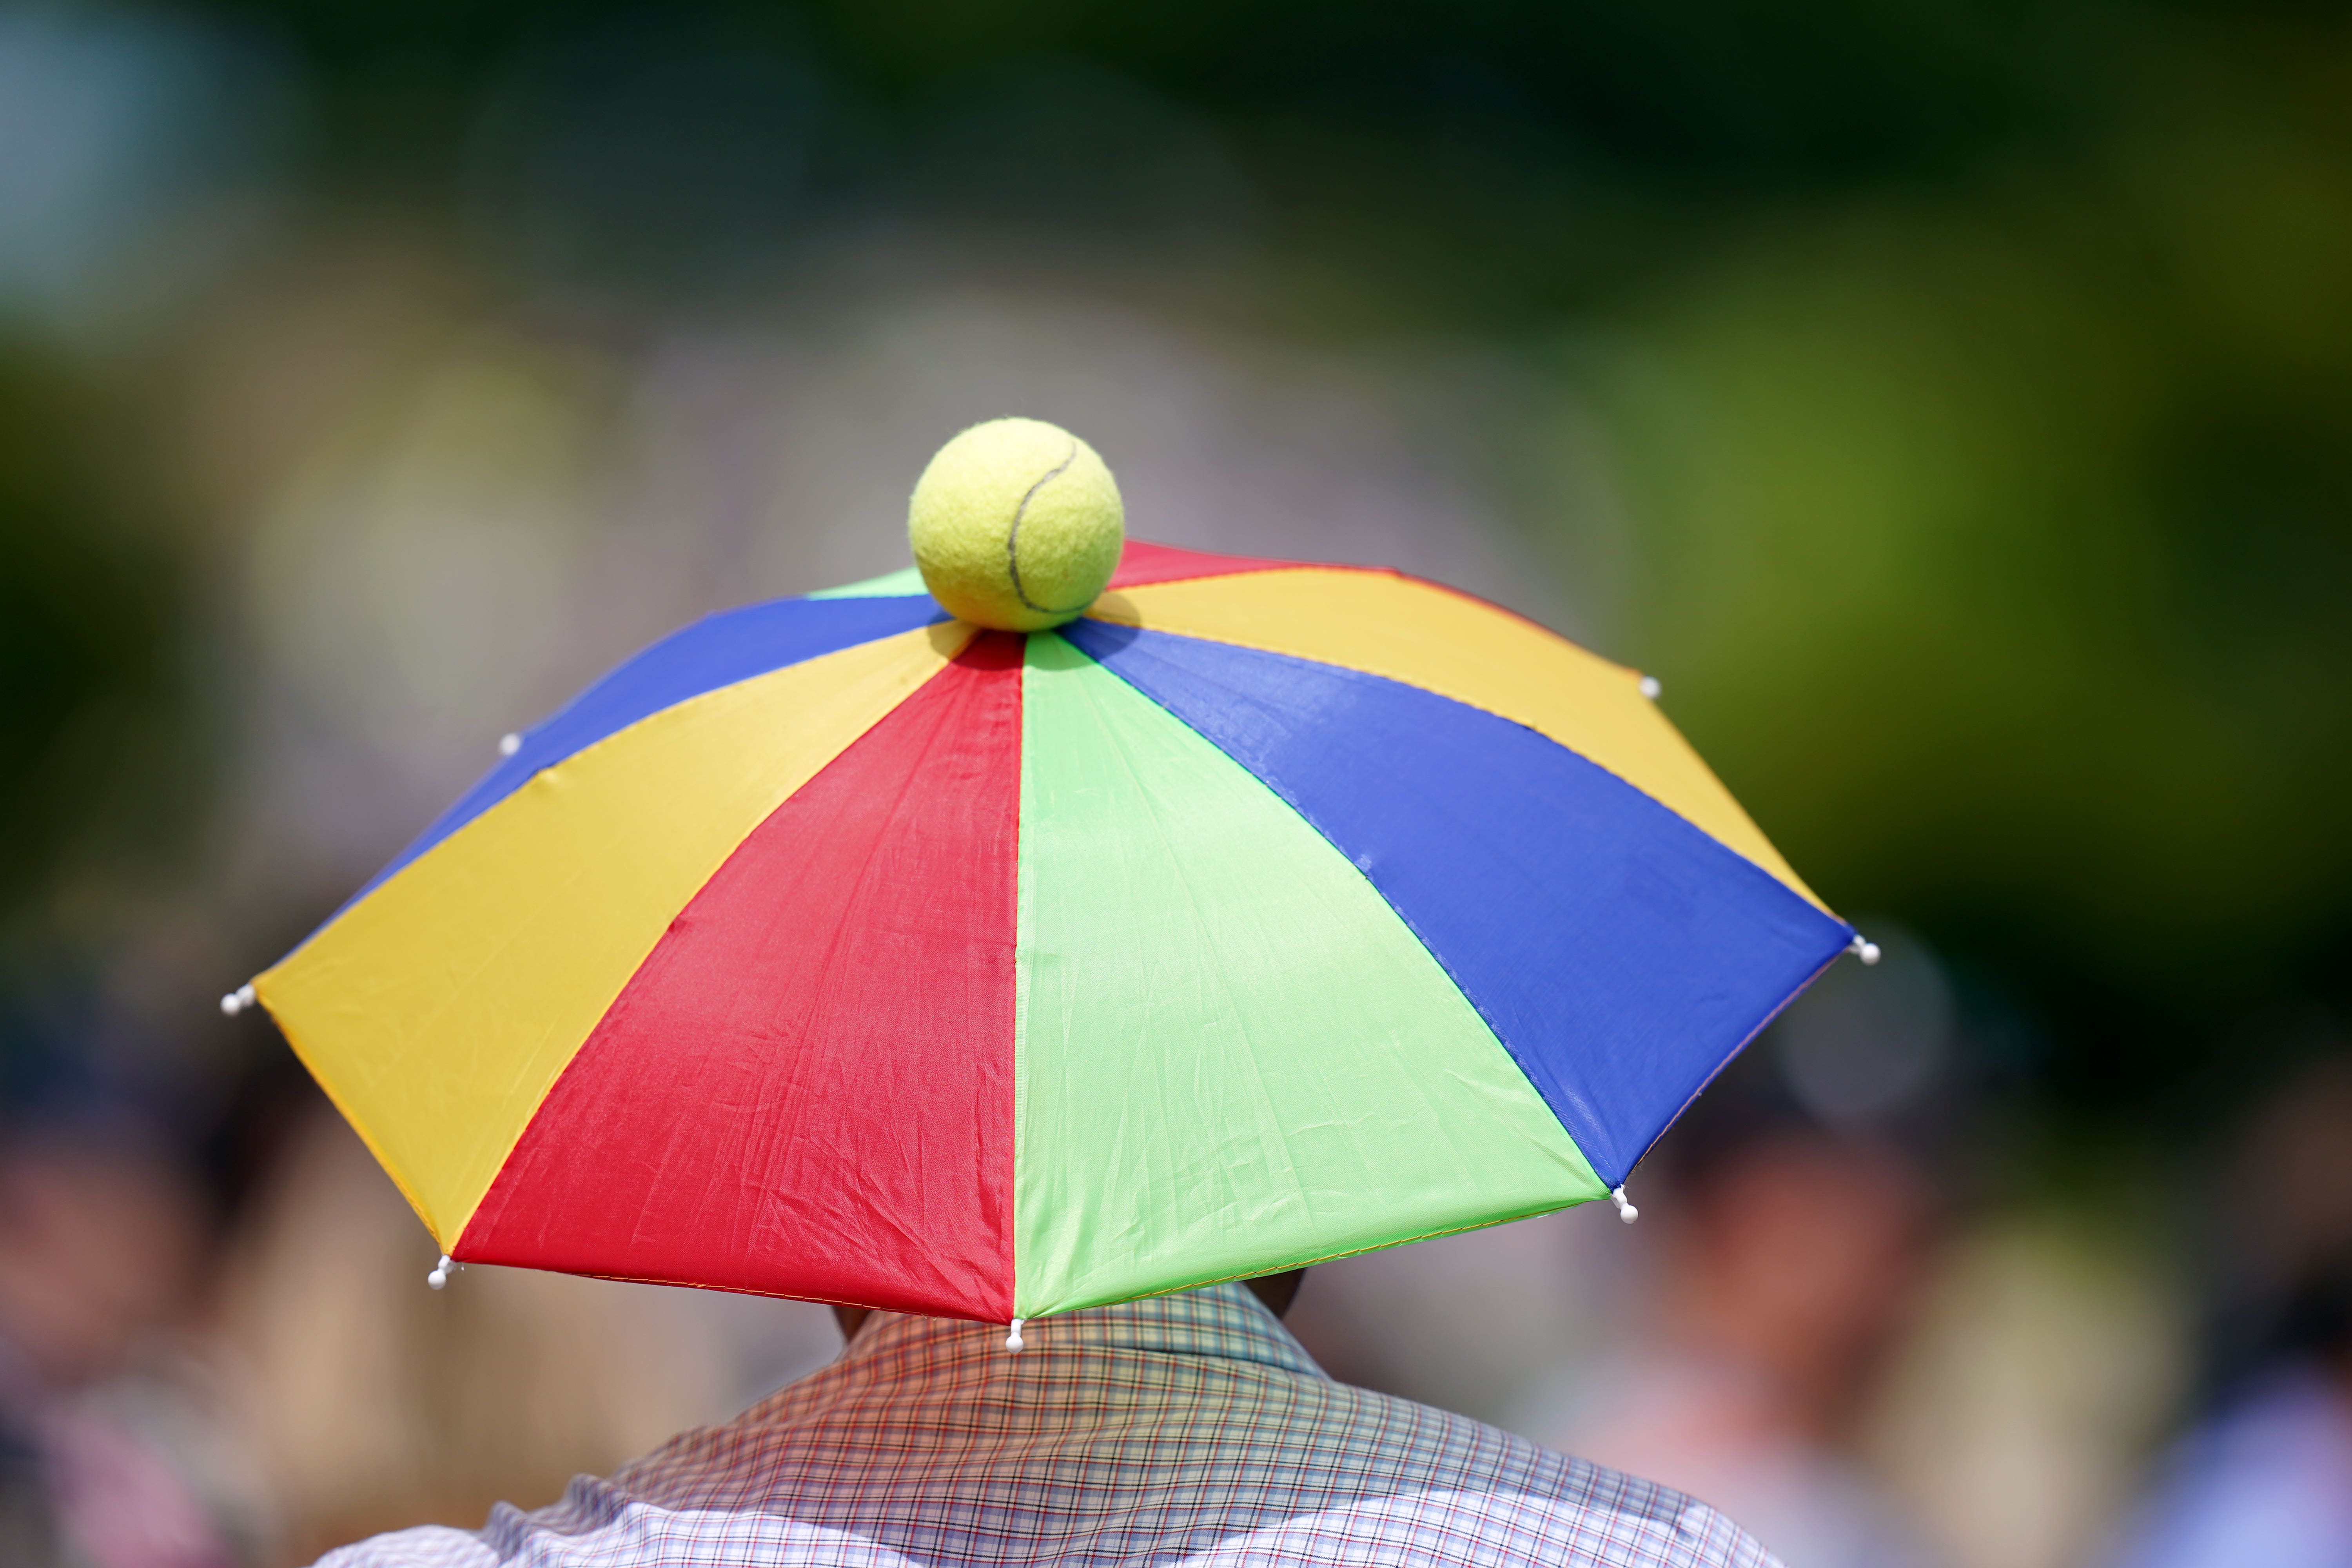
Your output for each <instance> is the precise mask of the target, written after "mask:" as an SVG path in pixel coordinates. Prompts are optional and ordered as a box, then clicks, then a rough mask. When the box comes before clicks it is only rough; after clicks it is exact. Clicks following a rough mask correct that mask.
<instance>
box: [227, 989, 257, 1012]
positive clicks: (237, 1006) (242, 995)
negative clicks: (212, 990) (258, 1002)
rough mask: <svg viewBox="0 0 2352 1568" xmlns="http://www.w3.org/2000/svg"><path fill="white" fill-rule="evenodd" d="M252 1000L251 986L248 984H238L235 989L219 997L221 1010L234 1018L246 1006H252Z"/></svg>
mask: <svg viewBox="0 0 2352 1568" xmlns="http://www.w3.org/2000/svg"><path fill="white" fill-rule="evenodd" d="M254 1000H255V998H254V994H253V986H252V985H251V984H244V985H240V986H238V987H237V988H236V990H234V991H232V992H230V993H229V994H227V995H226V996H224V997H222V998H221V1011H222V1012H223V1013H224V1014H226V1015H227V1016H229V1017H232V1018H234V1017H236V1016H237V1015H238V1014H239V1013H242V1012H244V1011H245V1010H246V1009H247V1007H250V1006H252V1005H253V1004H254Z"/></svg>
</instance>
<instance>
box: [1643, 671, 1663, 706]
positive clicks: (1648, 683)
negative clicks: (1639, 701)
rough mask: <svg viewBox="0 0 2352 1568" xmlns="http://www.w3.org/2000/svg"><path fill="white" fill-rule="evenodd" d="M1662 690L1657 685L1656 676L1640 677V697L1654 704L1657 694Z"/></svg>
mask: <svg viewBox="0 0 2352 1568" xmlns="http://www.w3.org/2000/svg"><path fill="white" fill-rule="evenodd" d="M1664 689H1665V688H1664V687H1663V686H1661V685H1659V684H1658V678H1657V677H1656V676H1654V675H1645V676H1643V677H1642V695H1643V696H1644V697H1646V698H1648V699H1649V700H1651V701H1653V702H1655V701H1656V700H1658V693H1659V692H1661V691H1664Z"/></svg>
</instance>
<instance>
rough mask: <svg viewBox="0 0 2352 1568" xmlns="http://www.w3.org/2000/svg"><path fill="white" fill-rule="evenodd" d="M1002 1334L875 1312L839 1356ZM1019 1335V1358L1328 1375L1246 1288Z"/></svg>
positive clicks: (1132, 1305)
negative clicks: (1125, 1357)
mask: <svg viewBox="0 0 2352 1568" xmlns="http://www.w3.org/2000/svg"><path fill="white" fill-rule="evenodd" d="M1004 1335H1005V1330H1004V1327H1003V1325H1001V1324H994V1323H972V1322H966V1321H961V1320H958V1319H953V1318H919V1317H909V1316H906V1315H904V1314H901V1313H897V1312H876V1313H875V1314H873V1316H872V1317H871V1318H869V1319H868V1320H867V1321H866V1326H865V1328H864V1329H862V1330H861V1331H859V1332H858V1335H857V1337H856V1339H854V1340H852V1341H851V1342H849V1344H848V1346H847V1348H846V1349H845V1350H844V1352H842V1361H843V1362H844V1363H856V1362H863V1361H867V1360H870V1359H873V1358H875V1357H877V1356H882V1355H907V1354H908V1353H909V1352H912V1353H915V1354H918V1355H919V1354H921V1353H922V1352H926V1351H933V1352H935V1351H940V1350H946V1349H950V1348H953V1349H956V1350H970V1349H972V1348H976V1347H973V1346H966V1345H961V1344H956V1343H955V1342H956V1341H959V1340H961V1339H965V1338H972V1339H979V1340H986V1341H988V1342H990V1343H989V1345H988V1348H990V1349H992V1350H994V1351H995V1352H996V1353H998V1354H1000V1355H1011V1354H1014V1353H1016V1352H1011V1351H1007V1350H1005V1349H1004V1348H1003V1342H1004ZM1021 1336H1022V1338H1023V1340H1024V1342H1026V1345H1027V1348H1026V1349H1025V1350H1024V1351H1023V1352H1018V1353H1021V1354H1026V1355H1034V1354H1037V1353H1039V1352H1046V1353H1050V1352H1053V1351H1054V1350H1055V1348H1057V1347H1062V1348H1069V1349H1079V1348H1084V1349H1090V1350H1114V1351H1144V1352H1154V1353H1157V1354H1160V1355H1178V1356H1202V1357H1209V1358H1213V1359H1215V1360H1220V1361H1237V1362H1252V1363H1257V1364H1259V1365H1262V1366H1271V1367H1276V1368H1278V1369H1280V1370H1281V1371H1284V1372H1288V1373H1297V1374H1299V1375H1301V1376H1306V1377H1315V1378H1322V1377H1325V1376H1326V1375H1327V1374H1326V1373H1324V1371H1323V1369H1322V1368H1321V1367H1319V1366H1317V1365H1316V1364H1315V1359H1314V1358H1313V1357H1312V1356H1310V1355H1308V1354H1307V1352H1306V1349H1305V1348H1304V1347H1303V1346H1301V1345H1300V1344H1299V1342H1297V1340H1295V1339H1293V1338H1291V1336H1290V1331H1289V1330H1287V1329H1286V1328H1284V1327H1283V1326H1282V1320H1281V1319H1279V1318H1277V1317H1276V1316H1275V1315H1274V1314H1273V1313H1272V1312H1270V1311H1268V1310H1266V1307H1265V1303H1264V1302H1262V1301H1260V1300H1258V1299H1257V1297H1256V1295H1255V1293H1254V1292H1253V1291H1251V1289H1249V1287H1247V1286H1246V1285H1238V1284H1226V1285H1207V1286H1203V1287H1202V1288H1201V1289H1197V1290H1184V1291H1180V1292H1178V1293H1177V1294H1174V1295H1170V1296H1151V1297H1147V1298H1146V1299H1144V1300H1140V1301H1120V1302H1118V1303H1116V1304H1114V1305H1112V1306H1108V1307H1088V1308H1087V1309H1085V1310H1080V1311H1076V1312H1063V1313H1059V1314H1057V1315H1055V1316H1054V1317H1050V1318H1038V1319H1034V1320H1033V1321H1029V1322H1027V1323H1025V1324H1024V1326H1023V1328H1022V1331H1021Z"/></svg>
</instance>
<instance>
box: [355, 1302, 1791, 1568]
mask: <svg viewBox="0 0 2352 1568" xmlns="http://www.w3.org/2000/svg"><path fill="white" fill-rule="evenodd" d="M1003 1339H1004V1331H1003V1330H1002V1329H992V1328H988V1327H984V1326H982V1325H980V1324H976V1323H965V1322H953V1321H945V1320H941V1319H929V1318H909V1317H897V1316H892V1315H888V1314H884V1313H876V1314H875V1315H874V1316H873V1317H871V1318H870V1319H869V1320H868V1321H867V1322H866V1328H865V1330H864V1331H862V1332H860V1333H859V1334H858V1336H857V1337H856V1339H855V1340H854V1341H852V1342H851V1343H850V1345H849V1347H848V1348H847V1349H846V1350H845V1352H843V1353H842V1356H841V1359H840V1360H838V1361H836V1362H835V1363H833V1364H832V1365H831V1366H828V1367H826V1368H825V1369H824V1370H823V1371H822V1372H818V1373H812V1374H811V1375H810V1376H808V1377H805V1378H803V1379H802V1380H800V1381H799V1382H798V1383H795V1384H791V1385H790V1386H789V1387H786V1388H784V1389H782V1391H780V1392H779V1393H777V1394H773V1395H772V1396H771V1397H770V1398H768V1399H766V1400H764V1401H762V1402H761V1403H760V1404H759V1405H754V1406H752V1407H751V1409H750V1410H749V1411H746V1412H745V1413H744V1414H743V1415H740V1417H738V1418H737V1419H735V1420H734V1421H732V1422H730V1423H729V1424H727V1425H726V1426H713V1427H706V1428H703V1429H701V1430H698V1431H693V1432H688V1433H686V1434H684V1435H682V1436H678V1437H676V1438H673V1439H672V1440H671V1441H670V1442H668V1443H667V1444H666V1445H664V1446H663V1447H659V1448H657V1449H656V1450H655V1451H654V1452H653V1453H651V1454H648V1455H647V1456H646V1457H645V1458H642V1459H638V1460H636V1461H635V1462H634V1463H631V1464H629V1465H627V1466H625V1467H624V1468H622V1469H621V1470H620V1471H619V1472H618V1473H616V1474H615V1475H614V1476H613V1477H612V1478H611V1479H609V1480H595V1479H590V1478H588V1477H584V1476H583V1477H581V1478H579V1479H575V1480H574V1481H573V1482H572V1487H571V1489H570V1490H569V1491H567V1492H566V1493H565V1494H564V1496H563V1499H562V1501H560V1502H558V1503H556V1504H554V1505H553V1506H551V1507H549V1508H544V1509H541V1510H539V1511H537V1512H535V1513H523V1512H520V1511H519V1510H516V1509H514V1508H512V1507H510V1506H509V1505H507V1504H504V1503H501V1504H499V1507H498V1508H497V1509H496V1510H494V1511H493V1512H492V1513H491V1515H490V1520H489V1522H488V1524H487V1525H485V1526H484V1527H483V1528H482V1529H481V1530H480V1531H457V1530H449V1529H444V1528H441V1527H439V1526H428V1527H425V1528H422V1529H417V1530H409V1531H401V1532H399V1533H397V1534H394V1535H383V1536H378V1537H377V1538H375V1539H374V1540H373V1541H368V1542H361V1543H360V1544H358V1545H356V1546H348V1547H345V1548H343V1549H341V1551H338V1552H331V1553H329V1554H328V1555H327V1557H326V1558H325V1559H323V1560H322V1562H321V1563H320V1568H493V1565H505V1564H514V1565H517V1568H721V1565H725V1568H738V1565H751V1564H770V1563H791V1564H823V1565H824V1568H978V1565H980V1564H1013V1563H1055V1564H1066V1565H1071V1568H1076V1565H1079V1564H1085V1565H1087V1568H1095V1565H1108V1564H1114V1563H1117V1564H1143V1563H1150V1564H1171V1565H1172V1564H1184V1565H1186V1568H1195V1565H1197V1568H1227V1565H1232V1568H1239V1565H1241V1564H1244V1563H1250V1564H1255V1563H1370V1564H1381V1565H1394V1568H1404V1565H1407V1564H1412V1565H1421V1564H1431V1565H1444V1568H1453V1565H1456V1564H1459V1565H1462V1568H1470V1565H1474V1564H1475V1565H1478V1568H1486V1565H1488V1564H1504V1563H1576V1564H1601V1565H1606V1568H1637V1565H1638V1568H1651V1565H1657V1568H1701V1565H1705V1568H1718V1565H1721V1568H1731V1565H1737V1568H1777V1565H1776V1564H1774V1562H1773V1559H1772V1558H1770V1557H1769V1556H1768V1555H1767V1554H1766V1553H1765V1552H1764V1551H1763V1550H1762V1549H1761V1548H1760V1547H1759V1546H1758V1545H1757V1544H1756V1542H1753V1541H1751V1540H1750V1539H1748V1537H1747V1536H1746V1535H1744V1534H1742V1533H1741V1532H1740V1531H1738V1530H1737V1529H1736V1528H1734V1527H1733V1526H1732V1524H1731V1523H1730V1522H1729V1521H1727V1520H1726V1519H1724V1518H1723V1517H1722V1516H1721V1515H1719V1514H1717V1512H1716V1511H1715V1510H1713V1509H1710V1508H1708V1507H1707V1506H1706V1505H1705V1504H1704V1503H1699V1502H1696V1501H1694V1500H1691V1499H1689V1498H1687V1497H1685V1496H1683V1495H1682V1494H1681V1493H1679V1492H1672V1491H1668V1490H1666V1489H1664V1488H1663V1487H1658V1486H1654V1485H1652V1484H1651V1483H1649V1482H1647V1481H1640V1480H1634V1479H1632V1478H1630V1477H1627V1476H1622V1475H1619V1474H1617V1473H1616V1472H1614V1471H1612V1470H1604V1469H1601V1468H1598V1467H1597V1466H1593V1465H1590V1464H1587V1463H1585V1462H1584V1461H1583V1460H1581V1459H1572V1458H1565V1457H1563V1456H1561V1455H1559V1454H1555V1453H1552V1452H1550V1451H1549V1450H1547V1449H1544V1448H1539V1447H1536V1446H1535V1445H1534V1444H1532V1443H1529V1442H1527V1441H1525V1440H1524V1439H1521V1438H1518V1437H1514V1436H1509V1435H1508V1434H1507V1433H1503V1432H1499V1431H1496V1429H1495V1428H1493V1427H1491V1426H1481V1425H1480V1424H1478V1423H1477V1422H1475V1421H1471V1420H1468V1419H1465V1417H1463V1416H1459V1415H1447V1414H1445V1413H1444V1412H1443V1411H1438V1410H1433V1409H1430V1408H1428V1407H1427V1406H1425V1405H1414V1404H1412V1403H1409V1402H1407V1401H1405V1400H1402V1399H1392V1398H1390V1397H1388V1396H1386V1395H1384V1394H1372V1393H1369V1392H1367V1391H1365V1390H1363V1389H1360V1388H1351V1387H1349V1386H1348V1385H1346V1384H1340V1383H1335V1382H1333V1381H1332V1380H1331V1379H1330V1378H1328V1377H1327V1376H1326V1375H1324V1373H1323V1372H1322V1370H1321V1369H1320V1368H1318V1366H1317V1365H1316V1364H1315V1363H1314V1362H1313V1361H1312V1360H1311V1359H1309V1358H1308V1356H1307V1352H1305V1351H1304V1350H1302V1349H1300V1348H1299V1345H1298V1342H1297V1341H1296V1340H1294V1339H1292V1338H1291V1337H1290V1335H1289V1333H1288V1332H1287V1331H1286V1330H1285V1329H1284V1328H1283V1327H1282V1324H1281V1322H1280V1321H1278V1320H1277V1319H1276V1317H1275V1316H1274V1314H1273V1313H1271V1312H1269V1311H1267V1310H1265V1308H1264V1307H1263V1306H1261V1305H1260V1304H1259V1303H1258V1300H1257V1299H1256V1298H1255V1296H1253V1295H1252V1294H1251V1293H1250V1292H1249V1291H1248V1290H1247V1289H1244V1288H1243V1287H1241V1286H1238V1285H1216V1286H1211V1287H1209V1288H1207V1289H1201V1290H1194V1291H1190V1292H1187V1293H1185V1294H1183V1295H1179V1296H1162V1297H1158V1298H1155V1299H1153V1300H1146V1301H1129V1302H1126V1303H1123V1304H1121V1305H1118V1306H1114V1307H1098V1308H1095V1309H1093V1310H1087V1311H1083V1312H1073V1313H1070V1314H1068V1315H1066V1316H1063V1317H1056V1318H1051V1319H1047V1320H1045V1321H1042V1322H1037V1323H1033V1324H1031V1325H1029V1326H1028V1328H1027V1329H1026V1330H1025V1331H1024V1339H1025V1340H1026V1342H1027V1344H1028V1348H1027V1349H1025V1350H1024V1351H1021V1352H1009V1351H1007V1350H1005V1349H1004V1348H1003Z"/></svg>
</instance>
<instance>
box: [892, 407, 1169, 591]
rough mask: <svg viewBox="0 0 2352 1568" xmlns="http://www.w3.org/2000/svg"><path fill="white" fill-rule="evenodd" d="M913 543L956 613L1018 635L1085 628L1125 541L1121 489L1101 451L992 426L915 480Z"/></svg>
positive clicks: (1045, 432) (1013, 424)
mask: <svg viewBox="0 0 2352 1568" xmlns="http://www.w3.org/2000/svg"><path fill="white" fill-rule="evenodd" d="M907 537H908V542H910V543H912V544H913V545H914V547H915V564H916V565H917V566H919V567H920V568H921V569H922V574H923V586H925V587H927V588H929V590H930V591H931V597H933V598H935V599H937V600H938V601H939V602H940V604H941V605H945V606H946V608H947V612H948V613H949V614H950V615H951V616H956V617H958V618H959V619H961V620H967V621H971V622H972V623H973V624H974V625H977V626H994V627H997V628H998V629H1000V630H1003V631H1008V632H1034V631H1043V630H1045V628H1046V627H1047V626H1060V625H1061V624H1062V623H1063V622H1064V621H1069V620H1076V618H1077V617H1078V616H1081V615H1083V614H1085V613H1086V608H1087V605H1091V604H1093V603H1094V602H1095V595H1097V594H1099V593H1101V592H1102V591H1103V587H1104V585H1105V584H1108V583H1109V581H1110V574H1112V573H1113V572H1114V571H1116V570H1118V552H1119V550H1120V548H1121V547H1122V546H1123V545H1124V544H1125V543H1126V542H1127V529H1126V511H1125V509H1124V508H1122V507H1121V506H1120V505H1119V500H1118V481H1116V480H1115V479H1112V478H1111V477H1110V469H1108V468H1105V467H1104V466H1103V460H1102V459H1101V458H1098V457H1097V456H1096V455H1095V449H1094V448H1093V447H1089V446H1087V444H1086V443H1085V442H1084V441H1081V440H1079V439H1078V438H1077V437H1076V436H1073V435H1071V434H1070V433H1069V432H1068V431H1067V430H1065V429H1063V428H1062V427H1061V426H1058V425H1048V424H1046V423H1045V421H1044V420H1042V419H992V420H990V421H989V422H988V423H987V424H985V425H975V426H972V427H971V429H969V430H967V431H965V432H964V433H963V434H962V435H961V436H958V437H956V438H955V439H954V440H952V441H950V442H949V443H948V444H947V445H946V446H944V447H940V450H939V455H938V456H936V457H934V458H932V459H931V461H930V466H929V467H928V468H925V469H924V470H923V477H922V478H921V479H917V480H916V481H915V495H914V499H913V500H911V501H909V502H908V506H907Z"/></svg>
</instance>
